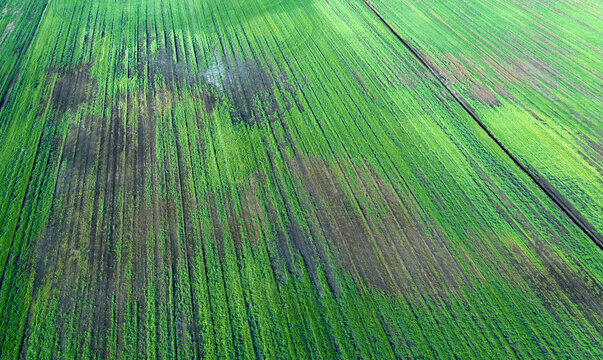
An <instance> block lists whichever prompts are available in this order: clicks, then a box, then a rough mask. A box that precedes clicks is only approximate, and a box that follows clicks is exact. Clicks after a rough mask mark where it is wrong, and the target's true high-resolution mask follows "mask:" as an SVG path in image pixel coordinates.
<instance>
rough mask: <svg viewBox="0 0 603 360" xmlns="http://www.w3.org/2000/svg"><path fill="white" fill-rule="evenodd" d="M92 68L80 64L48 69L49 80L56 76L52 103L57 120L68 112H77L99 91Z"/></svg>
mask: <svg viewBox="0 0 603 360" xmlns="http://www.w3.org/2000/svg"><path fill="white" fill-rule="evenodd" d="M91 67H92V64H90V63H80V64H78V65H76V66H73V67H71V66H68V67H54V66H53V67H50V68H49V69H48V77H47V78H48V79H50V78H51V77H52V75H53V74H56V81H55V83H54V87H53V90H52V97H51V98H50V102H51V106H52V108H53V109H54V110H56V112H57V119H60V118H61V117H62V116H63V114H64V113H65V112H66V111H67V110H71V111H75V110H77V109H78V107H79V106H80V105H82V104H84V103H85V102H86V101H87V100H88V99H89V98H90V97H91V95H92V94H94V93H95V92H96V91H98V84H97V80H96V79H92V78H91V76H90V69H91Z"/></svg>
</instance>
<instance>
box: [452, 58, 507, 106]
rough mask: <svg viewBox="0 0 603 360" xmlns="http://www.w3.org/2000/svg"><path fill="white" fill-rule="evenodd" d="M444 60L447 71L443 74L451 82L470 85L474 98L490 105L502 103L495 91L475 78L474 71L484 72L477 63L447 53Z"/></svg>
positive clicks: (477, 72)
mask: <svg viewBox="0 0 603 360" xmlns="http://www.w3.org/2000/svg"><path fill="white" fill-rule="evenodd" d="M443 60H444V61H445V62H446V71H444V72H442V76H443V77H444V78H445V79H447V80H448V81H449V82H450V83H452V84H455V83H460V84H462V85H466V86H469V93H468V95H469V97H470V98H472V99H473V100H477V101H479V102H481V103H484V104H486V105H490V106H499V105H501V103H500V101H499V100H498V98H497V97H496V95H495V94H494V92H493V91H492V90H490V88H488V87H487V86H486V85H484V84H482V83H480V82H478V81H477V80H475V78H474V75H472V72H473V73H475V74H483V71H482V70H481V69H480V67H479V66H478V65H477V64H475V63H473V62H470V61H469V62H468V59H467V58H465V57H462V56H461V59H458V58H457V57H455V56H453V55H452V54H446V56H445V57H444V58H443ZM466 64H469V65H470V66H471V72H470V71H469V70H468V69H467V67H466Z"/></svg>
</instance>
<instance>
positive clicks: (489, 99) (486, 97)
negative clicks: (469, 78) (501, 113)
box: [469, 84, 500, 106]
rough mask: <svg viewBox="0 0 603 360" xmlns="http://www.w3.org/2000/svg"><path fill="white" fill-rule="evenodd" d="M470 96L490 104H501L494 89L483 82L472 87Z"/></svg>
mask: <svg viewBox="0 0 603 360" xmlns="http://www.w3.org/2000/svg"><path fill="white" fill-rule="evenodd" d="M469 97H471V98H472V99H474V100H478V101H480V102H482V103H484V104H487V105H490V106H499V105H500V101H499V100H498V99H497V98H496V95H494V93H493V92H492V90H490V89H489V88H488V87H486V86H484V85H482V84H477V85H476V86H474V87H473V88H472V89H471V92H469Z"/></svg>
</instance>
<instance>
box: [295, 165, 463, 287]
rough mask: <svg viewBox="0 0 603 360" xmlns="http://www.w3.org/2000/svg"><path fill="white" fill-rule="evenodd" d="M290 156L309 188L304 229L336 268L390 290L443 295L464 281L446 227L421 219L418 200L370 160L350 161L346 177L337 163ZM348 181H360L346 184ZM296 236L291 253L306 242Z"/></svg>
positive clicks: (318, 258) (302, 185)
mask: <svg viewBox="0 0 603 360" xmlns="http://www.w3.org/2000/svg"><path fill="white" fill-rule="evenodd" d="M288 161H289V163H290V166H291V168H292V170H293V171H294V177H295V178H297V179H298V180H297V181H298V184H299V185H298V186H299V187H300V188H301V189H304V190H302V191H301V192H306V193H308V194H309V199H307V200H305V201H303V200H301V201H302V206H303V208H304V211H305V212H306V213H307V217H306V219H308V226H309V230H310V233H311V234H313V235H314V238H318V239H320V240H321V241H324V242H325V245H326V247H325V248H324V249H325V250H328V251H330V254H331V255H332V256H333V258H334V261H335V263H334V265H335V264H337V265H336V266H335V268H340V266H341V267H343V269H345V270H346V271H347V272H349V273H350V274H352V275H353V277H354V278H355V279H356V281H357V282H358V283H359V284H365V285H367V286H369V287H374V288H377V289H380V290H381V291H385V292H388V293H405V294H413V295H411V296H420V295H419V294H431V295H434V296H436V295H437V296H439V297H443V298H447V296H448V295H447V294H448V292H451V291H456V289H458V288H459V286H460V284H465V285H468V286H470V283H469V280H468V278H467V276H466V275H465V274H464V270H463V268H462V266H461V265H460V264H459V262H458V260H457V259H456V258H455V256H454V255H453V253H452V250H451V249H450V248H449V246H450V244H449V242H448V240H447V239H446V236H445V235H444V233H443V232H442V231H441V230H440V229H439V228H438V227H437V226H436V225H434V224H430V223H429V222H425V220H422V219H421V218H420V217H419V216H420V215H417V214H419V213H420V210H419V209H418V208H417V207H416V205H413V204H412V201H410V200H408V199H404V198H403V197H401V196H400V192H399V191H398V190H396V189H395V188H394V187H393V186H392V185H391V184H390V183H389V182H388V181H387V180H385V179H383V178H382V177H381V176H380V175H378V173H377V172H376V171H375V170H374V169H372V168H371V167H370V166H368V165H357V166H354V165H350V166H352V168H354V169H355V171H356V174H357V175H353V176H352V179H353V180H351V179H350V182H348V181H346V180H344V179H343V178H341V176H340V175H338V173H339V171H338V170H337V168H338V165H336V163H330V162H328V161H325V160H319V159H308V158H305V157H303V158H299V157H298V158H296V159H289V160H288ZM352 183H359V184H360V185H357V186H354V187H353V188H350V186H351V184H352ZM289 235H290V236H291V237H293V235H295V234H294V233H293V232H290V234H289ZM298 238H299V239H297V240H295V241H293V243H294V244H298V245H297V246H294V247H293V249H291V250H290V251H292V252H296V251H299V249H298V247H299V244H301V243H307V242H308V241H309V240H307V239H306V237H305V236H298ZM315 249H316V251H320V249H321V247H320V246H315ZM329 259H330V256H328V255H327V254H326V252H325V254H324V255H320V256H315V260H314V261H317V262H318V264H320V263H323V264H324V262H325V261H332V260H329ZM318 264H317V265H314V266H313V267H315V268H316V267H318V266H319V265H318ZM331 266H333V265H331ZM332 281H333V282H334V280H332ZM331 286H333V285H331ZM417 288H418V289H420V290H421V291H419V292H417V290H416V289H417Z"/></svg>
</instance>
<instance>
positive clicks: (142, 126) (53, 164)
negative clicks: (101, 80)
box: [30, 68, 158, 357]
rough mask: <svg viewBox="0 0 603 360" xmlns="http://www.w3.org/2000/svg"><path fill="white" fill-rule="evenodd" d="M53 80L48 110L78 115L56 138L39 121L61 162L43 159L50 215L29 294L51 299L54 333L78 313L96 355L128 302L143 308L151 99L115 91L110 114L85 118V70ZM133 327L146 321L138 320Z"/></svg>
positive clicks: (153, 215) (151, 216) (149, 224)
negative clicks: (53, 174)
mask: <svg viewBox="0 0 603 360" xmlns="http://www.w3.org/2000/svg"><path fill="white" fill-rule="evenodd" d="M86 69H88V68H86ZM58 76H59V80H58V81H57V85H55V88H54V90H53V96H52V97H51V99H50V101H51V104H52V106H53V109H54V110H56V112H57V113H59V114H60V113H64V112H65V111H67V110H72V111H74V112H78V111H79V112H82V113H83V114H84V115H83V116H82V119H81V120H80V121H79V122H78V123H72V124H70V125H69V127H68V130H67V133H66V135H65V137H64V139H63V137H62V136H60V135H59V134H58V133H56V131H57V130H56V126H55V125H54V124H53V123H52V122H48V121H47V124H48V129H45V132H47V133H48V134H49V136H54V137H55V138H56V141H52V140H47V141H48V143H50V144H51V146H52V147H53V149H52V153H53V154H55V153H56V154H60V156H59V157H56V158H52V157H51V159H50V160H49V165H48V166H49V169H52V168H58V175H57V180H56V185H55V188H54V199H53V204H52V208H51V215H50V218H49V220H48V222H47V224H46V228H45V230H44V232H43V234H42V236H41V237H40V238H39V239H38V241H37V242H36V244H35V249H34V254H35V255H34V257H35V259H36V260H35V261H34V263H33V271H34V274H35V277H34V279H35V281H34V292H35V293H41V294H45V295H44V296H49V297H50V298H51V299H52V298H56V299H58V303H59V311H60V315H59V316H58V319H59V325H58V326H59V329H62V330H61V331H60V333H61V334H63V333H64V334H68V331H67V328H65V327H66V326H69V324H68V323H65V320H67V319H69V316H71V315H72V314H74V313H78V312H81V314H80V315H79V325H78V326H79V328H80V329H81V331H90V332H91V333H92V334H93V339H94V340H93V341H92V344H91V347H92V349H93V351H94V352H95V353H96V354H99V356H101V357H102V356H103V355H106V354H107V337H108V336H109V335H108V331H109V329H111V328H112V327H113V326H117V327H118V328H119V327H120V326H121V325H123V324H124V322H125V316H126V312H127V310H128V305H127V304H136V306H137V308H138V311H140V314H144V309H145V306H146V301H145V296H146V295H145V291H146V287H147V284H148V282H149V280H148V273H149V272H148V269H147V259H148V255H147V254H148V252H149V249H147V239H148V237H149V236H150V235H151V234H153V231H152V230H151V229H152V228H153V226H155V227H156V226H157V225H156V224H157V211H158V208H157V207H155V206H153V200H150V199H149V196H148V194H147V192H148V190H147V186H148V184H149V181H150V179H151V178H152V177H153V175H152V173H153V171H154V170H153V169H154V167H155V166H154V164H155V126H156V125H155V115H154V105H153V97H152V96H151V95H150V94H149V95H148V96H147V94H146V93H145V92H143V91H135V92H132V93H128V94H123V93H119V94H118V96H117V97H116V98H115V99H114V100H110V101H111V103H110V104H106V105H105V106H107V107H109V108H111V112H110V115H109V116H107V117H99V116H92V115H86V114H85V110H84V109H83V107H82V106H80V105H82V104H84V103H87V102H89V101H91V100H92V94H91V91H96V84H95V83H94V82H91V81H89V75H88V74H87V70H82V69H80V70H76V71H74V73H73V75H67V72H66V71H65V72H60V75H58ZM82 79H83V80H82ZM86 83H87V84H88V89H86V88H85V84H86ZM69 95H71V96H72V98H71V99H70V98H69ZM102 100H103V98H97V99H95V101H102ZM40 115H41V116H44V113H41V114H40ZM46 116H52V117H55V116H56V113H52V112H51V113H46ZM124 116H127V121H125V120H126V119H125V118H124ZM118 243H121V245H119V246H120V247H119V248H118ZM126 263H130V264H131V271H130V273H129V274H128V273H127V272H126V270H125V264H126ZM47 289H52V291H50V292H46V290H47ZM34 298H35V297H34ZM46 300H49V299H45V301H46ZM87 304H88V305H87ZM82 306H90V309H82ZM30 321H31V319H30ZM137 321H139V323H140V324H144V322H145V321H146V320H145V319H144V317H143V316H142V315H141V317H140V318H139V319H138V320H137ZM120 336H121V335H120ZM59 338H61V336H59ZM60 342H61V343H62V344H63V343H66V341H65V339H62V338H61V339H60ZM143 345H144V344H143ZM121 346H123V342H122V345H121ZM120 349H121V348H120ZM120 349H118V351H121V350H120Z"/></svg>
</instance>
